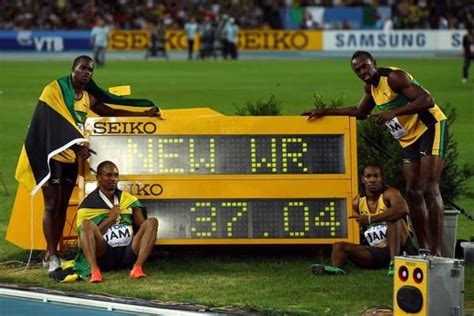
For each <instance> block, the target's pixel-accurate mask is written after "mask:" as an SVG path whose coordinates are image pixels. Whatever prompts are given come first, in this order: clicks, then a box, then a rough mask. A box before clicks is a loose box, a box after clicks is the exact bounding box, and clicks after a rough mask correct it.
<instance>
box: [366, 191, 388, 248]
mask: <svg viewBox="0 0 474 316" xmlns="http://www.w3.org/2000/svg"><path fill="white" fill-rule="evenodd" d="M386 210H387V206H386V205H385V202H384V200H383V193H381V194H380V195H379V199H378V201H377V208H376V209H375V211H374V212H371V211H370V208H369V205H368V203H367V197H366V196H361V195H359V214H360V215H365V216H369V215H370V216H374V215H378V214H382V213H383V212H385V211H386ZM368 231H369V233H367V232H368ZM386 233H387V223H385V222H379V223H372V224H371V225H369V226H368V227H367V230H366V231H365V232H364V236H365V238H366V239H367V241H368V242H369V244H370V245H371V246H373V247H377V248H384V247H387V245H388V242H387V238H386ZM377 239H380V240H379V242H377Z"/></svg>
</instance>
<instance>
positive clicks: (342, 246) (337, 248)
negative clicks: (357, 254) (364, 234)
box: [332, 241, 347, 255]
mask: <svg viewBox="0 0 474 316" xmlns="http://www.w3.org/2000/svg"><path fill="white" fill-rule="evenodd" d="M346 248H347V243H346V242H343V241H340V242H336V243H334V244H333V245H332V253H333V255H334V254H335V253H336V254H337V253H343V252H345V251H346Z"/></svg>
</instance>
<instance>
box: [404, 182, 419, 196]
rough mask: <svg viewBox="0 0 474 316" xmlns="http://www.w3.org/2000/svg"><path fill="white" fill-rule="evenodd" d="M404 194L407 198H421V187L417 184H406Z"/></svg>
mask: <svg viewBox="0 0 474 316" xmlns="http://www.w3.org/2000/svg"><path fill="white" fill-rule="evenodd" d="M405 192H406V194H407V197H408V198H414V197H422V196H423V187H422V186H421V185H420V184H419V183H407V185H406V187H405Z"/></svg>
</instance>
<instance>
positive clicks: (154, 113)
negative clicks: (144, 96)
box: [143, 107, 163, 119]
mask: <svg viewBox="0 0 474 316" xmlns="http://www.w3.org/2000/svg"><path fill="white" fill-rule="evenodd" d="M143 115H144V116H149V117H158V118H159V119H163V117H162V116H161V111H160V109H159V108H156V107H152V108H149V109H146V110H145V111H143Z"/></svg>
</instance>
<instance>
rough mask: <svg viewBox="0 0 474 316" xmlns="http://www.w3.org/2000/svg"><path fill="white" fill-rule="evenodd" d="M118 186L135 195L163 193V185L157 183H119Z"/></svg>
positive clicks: (157, 194)
mask: <svg viewBox="0 0 474 316" xmlns="http://www.w3.org/2000/svg"><path fill="white" fill-rule="evenodd" d="M119 187H120V189H121V190H124V191H127V192H129V193H130V194H133V195H136V196H159V195H161V194H162V193H163V187H162V186H161V185H160V184H158V183H131V184H128V183H124V184H122V183H121V184H119Z"/></svg>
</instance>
